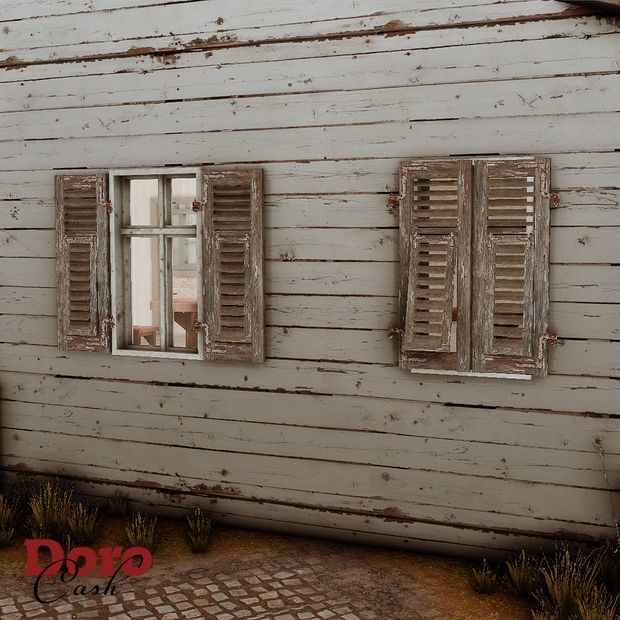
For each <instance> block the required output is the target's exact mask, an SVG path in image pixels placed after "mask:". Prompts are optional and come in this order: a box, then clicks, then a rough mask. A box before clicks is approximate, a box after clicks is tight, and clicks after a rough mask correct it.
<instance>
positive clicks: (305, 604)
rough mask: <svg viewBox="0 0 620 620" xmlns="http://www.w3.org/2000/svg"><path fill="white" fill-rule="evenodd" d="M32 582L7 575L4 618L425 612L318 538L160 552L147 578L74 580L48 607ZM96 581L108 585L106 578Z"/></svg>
mask: <svg viewBox="0 0 620 620" xmlns="http://www.w3.org/2000/svg"><path fill="white" fill-rule="evenodd" d="M33 582H34V579H33V578H30V579H25V578H21V579H20V580H19V586H18V587H15V586H11V588H10V590H9V591H6V590H7V589H8V588H7V583H8V582H7V578H3V579H0V597H1V598H0V620H27V619H28V618H36V619H38V620H39V619H40V620H44V619H47V618H49V619H50V620H73V619H81V618H84V619H86V618H104V619H106V620H108V619H110V620H150V619H151V618H157V619H160V620H192V619H194V618H205V619H208V620H388V619H389V620H415V619H416V618H422V617H423V615H421V614H417V613H416V612H414V611H412V609H413V607H412V605H411V603H412V601H416V599H419V600H418V603H420V609H423V608H424V605H422V604H421V601H422V600H423V595H422V594H421V593H418V592H417V590H416V588H415V587H414V586H413V585H412V586H411V587H410V588H409V586H408V585H403V583H398V584H394V583H391V582H390V581H389V580H388V579H387V577H386V576H385V575H384V574H383V573H382V571H380V570H378V569H376V568H373V567H372V566H370V565H368V564H365V563H364V561H363V553H360V552H358V551H356V550H355V548H352V547H346V546H343V545H335V544H330V543H318V542H317V543H307V544H306V545H304V546H303V547H301V548H300V549H299V550H296V551H291V550H287V551H286V552H281V553H278V552H274V553H269V554H268V555H265V554H262V555H261V554H254V555H251V556H249V557H247V558H240V557H238V556H237V557H235V556H233V557H230V558H224V559H222V558H219V559H216V560H215V561H213V560H211V558H210V556H209V554H206V555H204V556H193V557H192V558H191V559H190V560H189V561H187V560H186V559H184V560H183V563H182V564H181V563H178V564H174V563H170V562H167V563H166V564H161V565H160V564H158V562H157V556H155V564H154V567H153V568H152V569H151V571H150V572H149V573H148V574H147V575H145V576H143V577H140V578H132V579H127V580H125V581H122V582H120V583H118V585H117V591H116V592H115V593H111V594H108V595H105V596H102V595H96V596H95V595H87V596H75V595H73V594H72V592H71V589H72V588H73V586H74V585H75V584H59V583H58V582H54V584H53V587H52V589H51V590H49V589H48V590H46V592H54V589H53V588H54V587H55V588H58V587H62V589H63V590H64V591H68V592H67V594H65V596H62V597H61V598H59V599H58V600H57V601H55V602H54V603H52V604H46V605H41V604H39V603H37V602H36V601H34V597H33V595H32V586H33ZM91 582H92V583H91ZM81 583H84V580H82V582H81ZM89 583H91V586H92V584H98V585H99V587H100V589H101V590H103V588H104V587H105V579H100V580H90V581H89ZM50 598H52V597H50Z"/></svg>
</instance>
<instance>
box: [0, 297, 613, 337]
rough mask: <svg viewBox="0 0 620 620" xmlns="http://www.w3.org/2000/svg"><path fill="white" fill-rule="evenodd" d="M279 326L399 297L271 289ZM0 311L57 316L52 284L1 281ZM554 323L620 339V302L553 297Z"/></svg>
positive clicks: (362, 312)
mask: <svg viewBox="0 0 620 620" xmlns="http://www.w3.org/2000/svg"><path fill="white" fill-rule="evenodd" d="M265 303H266V312H267V314H266V323H267V325H273V326H283V327H289V326H297V327H323V328H326V327H327V328H343V329H349V328H356V329H384V328H385V326H386V325H396V324H397V320H398V319H397V299H396V297H395V296H392V297H389V296H386V297H368V296H366V297H363V296H355V295H353V296H339V295H312V296H307V295H268V296H267V297H266V299H265ZM0 314H28V315H32V316H56V292H55V289H52V288H36V287H0ZM550 325H551V329H552V330H553V331H556V333H558V334H559V335H560V337H562V338H595V339H596V338H598V339H605V340H618V339H620V309H619V306H618V305H617V304H600V303H599V304H594V303H592V304H590V303H571V302H552V304H551V318H550Z"/></svg>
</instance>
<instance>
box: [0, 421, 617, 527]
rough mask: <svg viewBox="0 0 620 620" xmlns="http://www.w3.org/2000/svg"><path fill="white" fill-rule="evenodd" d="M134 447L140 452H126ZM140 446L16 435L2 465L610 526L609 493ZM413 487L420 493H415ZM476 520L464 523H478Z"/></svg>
mask: <svg viewBox="0 0 620 620" xmlns="http://www.w3.org/2000/svg"><path fill="white" fill-rule="evenodd" d="M132 445H133V446H135V447H134V449H125V450H123V449H122V447H125V448H129V447H130V446H132ZM137 447H138V445H137V444H132V443H131V442H119V441H115V440H109V439H105V438H101V437H98V438H91V437H81V438H80V441H79V442H76V441H75V440H74V438H73V437H67V436H63V435H60V434H56V433H44V432H37V431H13V432H11V434H10V435H9V437H8V438H7V441H6V445H5V448H4V455H3V459H4V461H3V462H4V463H5V467H6V466H7V465H8V466H9V467H10V465H11V464H15V463H17V462H19V460H20V459H24V457H25V455H29V454H32V455H35V454H36V456H35V457H34V459H33V460H34V462H33V463H32V465H31V468H32V469H35V468H36V465H37V461H38V462H39V463H40V462H42V461H43V462H46V463H47V465H48V468H49V469H52V468H53V469H52V470H57V469H60V470H61V471H64V472H66V473H69V474H70V473H72V472H78V471H79V472H82V471H83V472H88V471H89V470H90V471H93V469H95V470H97V469H98V470H99V471H100V472H101V473H103V472H107V476H108V477H111V479H112V480H122V479H125V480H127V479H129V480H137V479H142V480H146V481H148V480H149V479H152V478H155V477H157V478H159V479H162V478H163V479H166V478H167V479H168V480H169V484H170V483H171V482H172V481H173V480H176V482H175V483H174V484H175V486H176V487H177V488H180V489H184V488H190V489H191V488H196V489H200V488H203V489H204V490H205V491H208V490H209V489H214V487H215V488H220V489H221V488H223V489H224V493H225V494H227V495H233V496H234V495H238V494H239V495H241V496H245V497H250V496H254V497H257V498H260V499H263V500H273V499H278V500H280V501H288V502H291V503H292V502H293V501H295V500H294V498H295V497H299V496H303V495H306V498H308V494H312V495H313V496H315V497H316V501H317V504H319V505H325V504H322V501H321V499H323V500H326V499H327V500H328V501H329V502H330V504H331V505H332V506H338V507H340V508H343V509H347V508H353V507H354V506H356V507H357V508H361V509H364V508H366V509H368V508H369V507H370V505H372V504H371V503H370V502H371V500H370V499H367V498H382V499H383V501H387V502H391V504H389V505H392V506H394V505H395V506H399V507H401V508H402V512H404V513H405V514H415V515H416V517H417V518H422V514H424V515H425V516H426V518H428V517H429V516H430V515H433V516H434V517H435V518H437V513H438V510H437V508H438V507H440V508H442V509H443V510H444V511H447V510H456V511H459V514H461V515H462V516H463V518H465V519H466V518H467V517H466V514H467V513H468V512H469V511H471V512H472V513H474V514H475V513H476V512H478V513H480V512H486V511H489V512H491V511H492V512H494V513H495V515H496V517H499V516H504V517H505V522H506V523H507V524H508V523H510V522H511V520H512V519H513V518H514V517H517V518H518V519H519V518H520V519H521V520H522V519H523V517H526V518H529V519H532V514H535V515H536V518H537V519H539V520H540V521H552V522H555V525H556V527H558V526H559V524H560V523H562V522H564V523H571V522H578V523H589V524H597V523H606V524H607V523H610V522H611V517H610V516H609V514H608V513H609V508H608V501H609V499H608V495H607V491H602V490H595V489H583V488H579V487H568V486H553V485H548V484H535V483H534V484H533V483H528V482H519V481H507V480H505V479H495V478H486V479H485V482H484V485H481V484H480V478H478V477H476V476H465V475H455V474H450V473H440V472H428V471H415V470H404V469H397V468H385V467H381V466H377V467H375V466H369V465H360V464H357V463H337V464H335V463H330V462H323V461H313V462H312V476H308V475H307V471H306V468H303V467H299V465H300V464H301V462H303V461H300V460H299V459H290V458H287V457H273V456H263V455H257V454H251V455H246V454H239V453H226V452H209V458H208V459H205V452H204V451H202V450H199V449H196V448H183V447H179V446H174V445H169V446H160V445H152V444H147V443H141V444H139V449H137ZM119 448H121V449H119ZM53 463H55V466H53V465H52V464H53ZM180 465H182V467H181V466H180ZM179 470H180V471H179ZM48 471H49V470H48ZM223 471H224V473H222V472H223ZM157 478H155V480H157ZM412 489H416V493H415V494H413V496H412ZM474 489H475V492H472V491H473V490H474ZM525 498H527V501H525ZM306 501H307V499H306ZM330 504H328V505H330ZM422 506H426V509H424V508H423V507H422ZM416 510H419V511H420V512H418V513H415V512H414V511H416ZM472 516H473V515H470V516H469V519H468V520H467V521H466V522H469V523H472ZM477 516H478V515H476V517H477ZM476 517H474V519H475V518H476ZM475 524H476V525H477V524H478V523H477V522H476V523H475Z"/></svg>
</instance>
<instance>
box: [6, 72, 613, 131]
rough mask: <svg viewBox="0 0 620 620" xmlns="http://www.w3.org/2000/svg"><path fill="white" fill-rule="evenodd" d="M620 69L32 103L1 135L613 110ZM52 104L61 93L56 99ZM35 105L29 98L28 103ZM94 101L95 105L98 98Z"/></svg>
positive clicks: (10, 115) (9, 119)
mask: <svg viewBox="0 0 620 620" xmlns="http://www.w3.org/2000/svg"><path fill="white" fill-rule="evenodd" d="M619 98H620V78H619V77H618V75H617V74H613V75H604V76H601V75H595V76H568V77H555V78H547V79H544V80H540V79H535V80H520V82H519V89H518V91H515V87H514V81H512V80H501V81H494V82H486V83H481V82H476V83H464V84H463V83H459V84H445V85H427V86H419V85H414V86H407V87H400V88H393V87H392V88H373V89H371V90H342V91H338V92H333V91H330V92H316V91H313V92H311V93H301V94H291V95H274V96H268V97H266V96H257V97H245V98H243V99H238V98H237V97H236V96H234V97H233V98H232V99H225V98H216V99H209V95H208V94H206V95H205V98H201V99H197V98H192V99H191V100H190V101H185V102H184V101H175V102H170V103H166V102H162V103H159V104H155V103H147V104H146V105H145V104H143V103H136V104H133V105H128V104H126V103H124V104H122V105H116V106H112V107H110V106H101V105H97V106H96V107H80V108H71V107H67V108H63V109H54V110H50V109H47V108H49V106H50V105H51V104H50V103H47V104H43V105H46V106H47V108H46V109H44V110H42V111H38V110H36V109H28V110H26V111H22V112H15V111H8V112H5V113H2V114H0V141H11V140H33V139H37V140H40V139H43V138H48V139H52V138H58V139H61V138H63V139H65V138H93V137H98V136H101V137H110V136H125V135H128V134H129V135H150V134H156V133H179V132H205V131H241V130H247V129H257V128H262V127H264V126H265V119H267V118H268V119H270V120H269V127H270V128H275V127H309V126H325V125H338V124H355V123H377V122H389V121H399V120H401V119H403V118H406V119H409V120H410V121H420V120H433V119H440V118H462V119H466V118H504V117H509V116H526V117H527V116H540V115H548V114H561V113H567V114H576V113H593V112H610V111H612V112H614V111H615V106H614V104H613V102H614V101H615V100H616V99H619ZM48 101H51V102H52V104H53V103H54V101H55V98H50V99H48ZM29 105H30V104H29ZM93 105H96V103H95V102H93Z"/></svg>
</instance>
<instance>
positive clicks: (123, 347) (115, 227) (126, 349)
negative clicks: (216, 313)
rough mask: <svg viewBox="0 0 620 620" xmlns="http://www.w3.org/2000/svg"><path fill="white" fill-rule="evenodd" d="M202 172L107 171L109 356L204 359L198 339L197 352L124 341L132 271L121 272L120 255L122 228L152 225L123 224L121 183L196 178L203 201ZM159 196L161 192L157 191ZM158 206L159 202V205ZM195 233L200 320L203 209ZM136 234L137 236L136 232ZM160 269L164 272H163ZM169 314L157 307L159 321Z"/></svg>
mask: <svg viewBox="0 0 620 620" xmlns="http://www.w3.org/2000/svg"><path fill="white" fill-rule="evenodd" d="M202 174H203V169H202V168H200V167H196V166H188V167H167V168H166V167H165V168H125V169H115V170H110V171H109V173H108V175H109V176H108V178H109V192H110V205H111V212H110V214H109V218H110V292H111V307H112V314H113V317H114V321H113V322H112V335H111V341H112V351H111V352H112V355H119V356H128V357H139V358H159V359H173V360H204V359H205V357H204V356H205V351H204V339H203V338H201V337H198V338H197V351H196V352H189V351H177V350H173V351H170V350H156V349H151V348H146V347H137V346H132V345H131V344H128V343H127V333H128V329H127V324H128V323H127V321H129V324H131V317H129V316H128V313H127V309H128V304H127V293H126V291H125V290H124V289H125V288H126V287H125V282H126V281H127V280H126V279H127V278H131V274H126V273H125V272H124V271H123V257H124V255H125V250H124V243H123V237H128V236H130V235H128V234H124V235H123V234H121V229H124V230H128V229H129V230H130V229H132V228H135V229H141V228H142V229H144V228H152V227H149V226H140V225H138V226H135V227H134V226H126V225H124V220H123V218H124V214H125V213H127V208H128V206H129V205H128V202H126V201H125V199H124V195H126V194H125V191H124V186H126V184H127V182H128V181H129V180H131V179H134V178H136V179H140V178H145V179H146V178H159V177H165V178H175V177H176V178H178V177H185V178H191V177H194V178H195V183H196V189H195V198H194V199H195V200H196V201H199V202H201V201H202ZM160 199H161V191H160ZM160 206H161V205H160ZM164 208H165V207H164ZM196 215H197V221H196V236H195V237H192V238H195V239H196V260H197V270H196V273H197V283H198V290H197V292H196V299H197V321H198V323H202V322H203V321H204V316H205V303H204V295H203V294H202V282H203V273H204V265H203V252H202V239H203V213H202V209H199V210H198V211H197V212H196ZM161 224H162V223H161V222H159V226H158V227H157V228H160V229H162V230H165V228H166V224H165V222H164V224H163V226H162V225H161ZM135 236H139V235H135ZM157 236H158V237H159V238H161V237H162V236H163V235H162V234H161V233H160V234H158V235H157ZM161 256H162V253H161V251H160V264H159V276H160V290H164V289H165V290H167V291H169V294H170V295H171V294H172V291H171V288H170V287H171V285H172V283H169V284H166V283H165V273H166V270H165V266H163V265H162V262H161ZM162 272H163V273H162ZM166 307H167V299H166V298H165V295H162V294H161V293H160V308H161V309H162V310H163V309H164V308H166ZM167 315H168V312H167V311H164V312H162V311H161V310H160V323H163V322H164V321H165V320H167V319H166V317H167ZM168 323H169V325H167V326H164V325H163V324H162V325H160V329H161V336H160V342H162V343H163V342H165V340H164V336H165V334H166V328H167V329H172V328H173V324H174V323H173V319H172V317H169V320H168Z"/></svg>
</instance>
